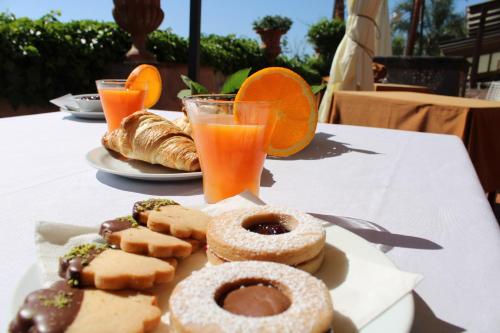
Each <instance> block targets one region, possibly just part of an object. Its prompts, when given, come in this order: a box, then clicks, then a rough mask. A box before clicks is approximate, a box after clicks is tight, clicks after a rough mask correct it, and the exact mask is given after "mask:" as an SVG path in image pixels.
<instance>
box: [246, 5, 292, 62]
mask: <svg viewBox="0 0 500 333" xmlns="http://www.w3.org/2000/svg"><path fill="white" fill-rule="evenodd" d="M291 26H292V20H291V19H289V18H288V17H284V16H279V15H273V16H270V15H268V16H264V17H262V18H259V19H257V20H255V21H254V22H253V30H254V31H255V32H256V33H258V34H259V35H260V38H261V39H262V46H263V47H264V50H265V55H266V58H267V60H268V61H269V62H274V60H275V59H276V57H277V56H278V55H279V54H280V53H281V46H280V42H281V36H282V35H284V34H286V33H287V32H288V30H290V27H291Z"/></svg>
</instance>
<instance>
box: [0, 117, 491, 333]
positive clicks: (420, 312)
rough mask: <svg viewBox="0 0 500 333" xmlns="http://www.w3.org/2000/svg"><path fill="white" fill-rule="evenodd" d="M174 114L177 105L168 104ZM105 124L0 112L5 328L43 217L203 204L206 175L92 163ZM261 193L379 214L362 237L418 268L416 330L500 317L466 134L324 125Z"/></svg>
mask: <svg viewBox="0 0 500 333" xmlns="http://www.w3.org/2000/svg"><path fill="white" fill-rule="evenodd" d="M167 115H168V116H172V115H173V114H172V113H167ZM104 131H105V124H104V123H103V122H96V121H85V120H79V119H75V118H72V117H70V116H66V115H65V114H63V113H50V114H43V115H35V116H23V117H14V118H4V119H0V156H1V163H0V175H1V176H0V202H1V203H0V207H1V212H2V216H1V218H0V220H1V225H2V231H1V232H0V246H1V253H2V259H1V260H0V309H1V310H0V311H1V313H0V321H1V322H0V324H1V325H0V330H1V331H4V329H3V328H4V327H6V326H5V325H7V323H8V321H9V320H10V314H9V313H7V309H8V305H9V304H10V300H11V297H12V293H13V290H14V288H15V286H16V284H17V281H18V280H19V278H20V277H21V276H22V275H23V273H25V271H26V269H27V267H28V266H29V265H31V264H32V263H33V262H34V260H35V258H34V253H35V249H34V242H33V231H34V224H35V221H38V220H46V221H56V222H63V223H74V224H81V225H96V224H98V223H100V222H102V221H104V220H105V219H108V218H112V217H115V216H119V215H123V214H124V213H126V212H128V211H130V209H131V205H132V203H133V202H134V201H136V200H140V199H143V198H144V197H146V196H169V197H171V198H173V199H175V200H177V201H179V202H181V203H182V204H186V205H200V204H201V203H203V194H202V188H201V181H199V180H196V181H187V182H180V183H147V182H141V181H133V180H129V179H124V178H120V177H117V176H113V175H109V174H106V173H103V172H96V170H94V169H92V168H91V167H90V166H88V165H87V163H86V161H85V154H86V153H87V152H88V151H89V150H91V149H92V148H95V147H97V146H99V145H100V138H101V135H102V134H103V132H104ZM261 197H262V199H263V200H265V201H266V202H269V203H274V204H279V205H287V206H292V207H296V208H298V209H302V210H305V211H308V212H311V213H318V214H323V215H325V216H323V217H325V218H327V219H328V216H329V215H341V216H350V217H355V218H360V219H364V220H368V221H371V222H373V223H376V224H377V225H379V226H381V227H383V228H385V229H387V230H388V232H365V233H364V234H362V236H364V237H365V238H367V239H369V240H372V241H383V242H384V243H386V244H389V245H392V246H394V248H393V249H392V250H390V251H389V252H388V253H387V255H388V256H389V257H390V258H391V259H392V260H393V261H394V262H395V263H396V264H397V265H398V266H399V267H400V268H401V269H403V270H407V271H410V272H416V273H421V274H423V275H424V280H423V281H422V282H421V283H420V285H419V286H418V287H417V289H416V293H415V300H416V313H415V322H414V326H413V329H412V331H414V332H459V331H461V330H468V331H471V332H493V331H497V330H498V329H499V327H500V311H499V304H500V303H499V302H500V301H499V300H500V229H499V227H498V224H497V222H496V220H495V218H494V216H493V213H492V211H491V209H490V207H489V205H488V203H487V201H486V199H485V196H484V194H483V192H482V189H481V186H480V184H479V181H478V179H477V176H476V173H475V171H474V169H473V166H472V164H471V162H470V160H469V157H468V155H467V152H466V150H465V148H464V147H463V144H462V142H461V141H460V140H459V139H458V138H457V137H454V136H446V135H436V134H422V133H413V132H404V131H394V130H384V129H376V128H362V127H354V126H341V125H327V124H320V125H319V127H318V130H317V134H316V137H315V139H314V141H313V142H312V144H311V145H310V146H309V147H308V148H307V149H306V150H304V151H303V152H301V153H299V154H297V155H295V156H293V157H291V158H288V159H271V158H268V159H267V160H266V163H265V170H264V174H263V179H262V188H261Z"/></svg>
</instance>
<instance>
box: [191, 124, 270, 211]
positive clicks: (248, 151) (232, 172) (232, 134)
mask: <svg viewBox="0 0 500 333" xmlns="http://www.w3.org/2000/svg"><path fill="white" fill-rule="evenodd" d="M191 123H192V126H193V135H194V140H195V143H196V150H197V151H198V155H199V158H200V163H201V169H202V171H203V192H204V193H205V200H206V201H207V202H208V203H214V202H217V201H219V200H222V199H225V198H228V197H231V196H233V195H236V194H238V193H241V192H243V191H245V190H249V191H251V192H252V193H253V194H255V195H256V196H258V195H259V186H260V176H261V173H262V168H263V165H264V160H265V158H266V152H265V148H266V147H265V142H266V134H267V132H266V126H265V125H241V124H235V123H234V117H233V115H231V114H228V115H221V114H217V115H199V116H196V117H193V118H191Z"/></svg>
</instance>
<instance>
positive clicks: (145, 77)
mask: <svg viewBox="0 0 500 333" xmlns="http://www.w3.org/2000/svg"><path fill="white" fill-rule="evenodd" d="M145 84H146V98H145V100H144V107H145V108H146V109H149V108H150V107H152V106H153V105H155V104H156V103H157V102H158V100H159V99H160V95H161V75H160V72H159V71H158V69H157V68H156V67H155V66H152V65H139V66H137V67H136V68H134V70H133V71H132V72H131V73H130V75H129V76H128V78H127V82H126V83H125V87H126V88H127V89H143V88H144V85H145Z"/></svg>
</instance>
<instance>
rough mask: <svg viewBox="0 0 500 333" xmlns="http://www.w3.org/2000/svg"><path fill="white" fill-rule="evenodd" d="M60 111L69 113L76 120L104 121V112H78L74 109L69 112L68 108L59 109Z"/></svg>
mask: <svg viewBox="0 0 500 333" xmlns="http://www.w3.org/2000/svg"><path fill="white" fill-rule="evenodd" d="M60 111H62V112H66V113H69V114H70V115H72V116H75V117H76V118H83V119H106V118H105V117H104V112H97V111H91V112H89V111H80V110H79V109H76V108H75V109H74V110H70V109H68V108H64V107H61V109H60Z"/></svg>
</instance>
